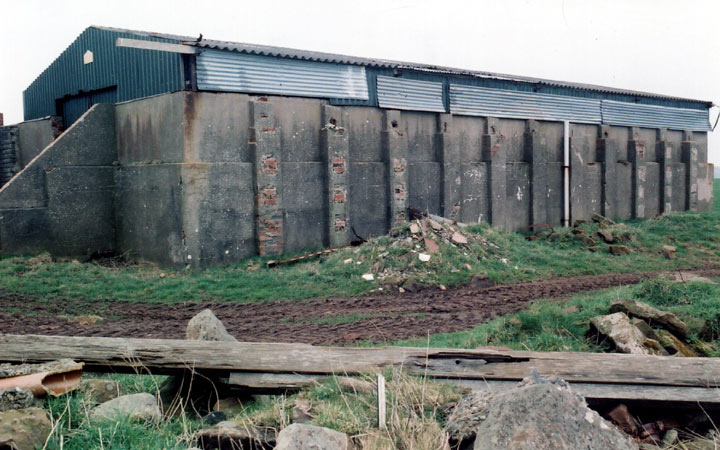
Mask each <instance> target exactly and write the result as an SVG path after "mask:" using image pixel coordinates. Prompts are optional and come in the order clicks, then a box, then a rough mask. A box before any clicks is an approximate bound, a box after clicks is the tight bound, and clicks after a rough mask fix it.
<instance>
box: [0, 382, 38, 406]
mask: <svg viewBox="0 0 720 450" xmlns="http://www.w3.org/2000/svg"><path fill="white" fill-rule="evenodd" d="M33 403H35V396H34V395H33V393H32V391H31V390H30V389H28V388H23V387H16V388H12V389H3V390H0V411H9V410H11V409H25V408H29V407H31V406H32V405H33Z"/></svg>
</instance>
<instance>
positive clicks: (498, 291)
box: [0, 269, 720, 344]
mask: <svg viewBox="0 0 720 450" xmlns="http://www.w3.org/2000/svg"><path fill="white" fill-rule="evenodd" d="M692 273H693V274H695V275H701V276H710V277H717V276H720V269H709V270H702V271H695V272H692ZM656 275H657V273H644V274H606V275H592V276H582V277H565V278H556V279H552V280H546V281H537V282H530V283H518V284H508V285H500V286H487V283H486V282H483V281H479V282H476V283H475V284H474V285H473V284H470V285H466V286H461V287H458V288H454V289H448V290H446V291H442V290H439V289H432V290H423V291H420V292H415V293H409V292H406V293H402V294H400V293H387V294H380V295H366V296H362V297H355V298H328V299H311V300H305V301H275V302H270V303H254V304H232V303H193V304H188V303H185V304H175V305H166V304H142V303H127V302H105V303H98V302H94V301H89V300H83V299H75V300H62V301H58V300H55V301H52V302H43V301H40V300H39V299H35V298H31V297H27V296H21V295H17V294H13V293H9V292H3V291H2V290H0V333H7V334H44V335H75V336H108V337H137V338H151V337H152V338H168V339H183V338H184V337H185V326H186V324H187V322H188V320H189V319H190V318H191V317H192V316H193V315H195V314H197V313H198V312H200V311H201V310H202V309H204V308H211V309H212V310H213V311H214V312H215V314H216V315H217V316H218V317H219V318H220V319H221V320H222V321H223V322H224V323H225V325H226V327H227V329H228V331H229V332H230V333H231V334H232V335H233V336H235V337H236V338H238V339H239V340H242V341H274V342H306V343H312V344H352V343H356V342H358V341H372V342H376V343H382V342H388V343H389V342H393V341H396V340H399V339H405V338H413V337H424V336H427V335H428V334H434V333H440V332H449V331H457V330H464V329H469V328H473V327H475V326H477V325H479V324H482V323H484V322H488V321H490V320H492V319H494V318H496V317H499V316H502V315H505V314H510V313H514V312H517V311H520V310H522V309H525V308H527V306H528V304H529V303H530V302H532V301H533V300H538V299H542V298H562V297H567V296H569V295H571V294H575V293H578V292H581V291H588V290H594V289H603V288H609V287H613V286H620V285H628V284H635V283H638V282H640V281H642V280H643V279H646V278H650V277H654V276H656ZM78 315H98V316H101V317H103V320H102V321H101V322H98V323H86V322H84V321H80V323H79V322H78V320H77V319H74V318H73V316H78Z"/></svg>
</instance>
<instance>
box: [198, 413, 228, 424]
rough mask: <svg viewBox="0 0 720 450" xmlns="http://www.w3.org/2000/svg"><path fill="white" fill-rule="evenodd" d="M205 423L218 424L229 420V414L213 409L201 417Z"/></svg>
mask: <svg viewBox="0 0 720 450" xmlns="http://www.w3.org/2000/svg"><path fill="white" fill-rule="evenodd" d="M200 420H201V421H202V423H204V424H205V425H217V424H219V423H220V422H224V421H226V420H227V415H226V414H225V413H224V412H223V411H213V412H211V413H210V414H208V415H206V416H204V417H203V418H202V419H200Z"/></svg>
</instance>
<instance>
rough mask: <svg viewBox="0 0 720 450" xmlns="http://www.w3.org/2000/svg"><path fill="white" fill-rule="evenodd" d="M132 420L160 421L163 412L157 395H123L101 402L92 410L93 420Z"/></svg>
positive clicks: (91, 416)
mask: <svg viewBox="0 0 720 450" xmlns="http://www.w3.org/2000/svg"><path fill="white" fill-rule="evenodd" d="M124 417H129V418H130V420H137V421H141V422H151V423H158V422H160V419H161V418H162V413H161V412H160V408H159V407H158V404H157V401H156V400H155V396H154V395H151V394H148V393H141V394H130V395H123V396H121V397H117V398H114V399H112V400H110V401H107V402H105V403H101V404H100V405H98V406H97V407H96V408H95V409H93V410H92V411H91V412H90V419H91V420H93V421H106V420H120V419H122V418H124Z"/></svg>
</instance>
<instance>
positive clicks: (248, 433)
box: [195, 420, 277, 450]
mask: <svg viewBox="0 0 720 450" xmlns="http://www.w3.org/2000/svg"><path fill="white" fill-rule="evenodd" d="M195 439H196V440H197V443H198V447H200V448H201V449H203V450H214V449H226V448H228V449H230V448H233V449H235V448H237V449H246V450H261V449H271V448H275V442H276V439H277V436H276V431H275V429H274V428H266V427H256V426H253V425H246V424H242V423H238V422H234V421H230V420H227V421H224V422H220V423H219V424H217V425H215V426H213V427H211V428H206V429H204V430H200V431H198V432H197V433H195Z"/></svg>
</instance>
